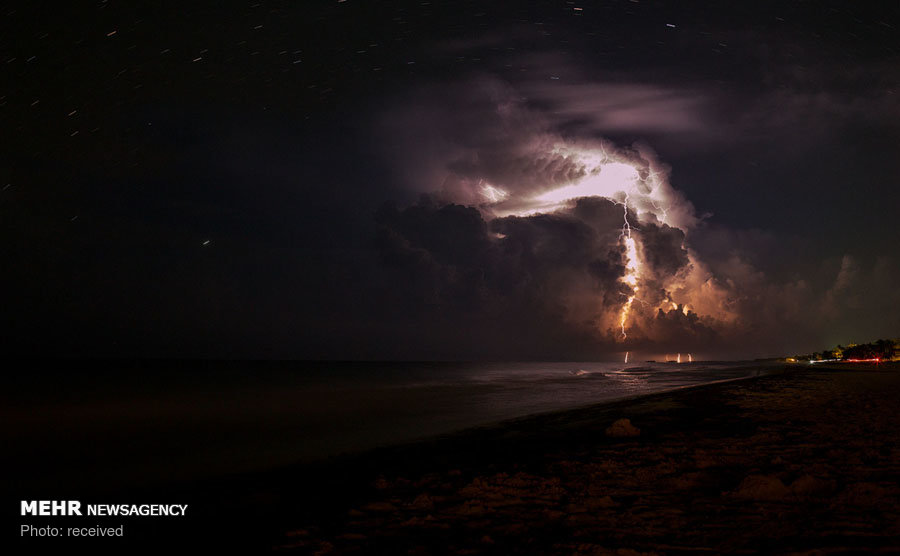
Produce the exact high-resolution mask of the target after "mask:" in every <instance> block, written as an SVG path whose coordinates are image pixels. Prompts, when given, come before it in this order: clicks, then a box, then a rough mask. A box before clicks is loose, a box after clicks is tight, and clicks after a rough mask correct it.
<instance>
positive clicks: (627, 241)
mask: <svg viewBox="0 0 900 556" xmlns="http://www.w3.org/2000/svg"><path fill="white" fill-rule="evenodd" d="M622 207H623V209H624V219H625V222H624V224H623V225H622V233H621V234H620V235H619V239H620V240H621V241H622V243H623V244H624V245H625V275H624V276H623V277H622V282H624V283H625V284H628V285H629V286H631V292H632V293H631V295H630V296H628V299H627V300H626V301H625V305H624V306H623V307H622V312H621V314H620V315H619V327H620V328H621V329H622V340H623V341H624V340H627V339H628V333H627V332H625V323H626V322H627V321H628V314H629V313H630V312H631V306H632V305H633V304H634V298H635V297H637V291H638V285H637V280H638V277H637V275H638V258H637V244H636V243H635V240H634V238H633V237H631V223H630V222H629V221H628V192H627V191H626V192H625V201H624V202H623V203H622Z"/></svg>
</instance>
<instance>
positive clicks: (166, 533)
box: [59, 363, 900, 556]
mask: <svg viewBox="0 0 900 556" xmlns="http://www.w3.org/2000/svg"><path fill="white" fill-rule="evenodd" d="M897 414H900V364H898V363H892V364H880V365H879V366H877V367H876V366H875V365H870V366H860V365H852V366H851V365H829V366H824V365H823V366H815V367H814V368H810V367H809V366H806V365H797V366H794V365H785V366H784V367H782V368H781V369H780V370H779V371H775V372H772V373H769V374H764V375H760V376H758V377H757V376H750V377H745V378H739V379H728V380H725V381H717V382H715V383H707V384H701V385H693V386H686V387H678V388H674V389H670V390H666V391H664V392H654V393H652V394H643V395H636V396H631V397H629V398H625V399H619V400H615V401H610V402H601V403H597V404H592V405H588V406H584V407H579V408H573V409H567V410H558V411H551V412H545V413H539V414H532V415H527V416H522V417H518V418H514V419H508V420H504V421H501V422H497V423H491V424H486V425H481V426H477V427H470V428H466V429H463V430H460V431H457V432H453V433H447V434H442V435H437V436H432V437H428V438H425V439H421V440H416V441H410V442H405V443H401V444H395V445H390V446H383V447H380V448H375V449H369V450H364V451H360V452H355V453H349V454H342V455H340V456H333V457H330V458H326V459H324V460H320V461H316V462H307V463H298V464H293V465H287V466H282V467H279V468H275V469H270V470H268V471H256V472H247V473H239V474H232V475H228V476H224V477H209V478H207V479H202V480H195V481H189V482H178V483H171V484H169V485H167V486H165V487H164V488H152V489H151V488H144V489H130V490H128V491H127V492H119V493H117V498H116V499H117V500H120V501H122V502H135V501H161V502H167V503H168V502H172V503H176V502H177V503H190V504H191V508H192V510H191V515H190V517H189V518H188V519H185V520H183V521H179V522H178V523H174V522H169V523H149V522H146V523H145V522H141V523H140V524H138V525H136V526H135V528H134V529H133V530H132V531H131V532H130V533H129V536H128V538H126V539H123V541H125V544H121V545H120V546H119V547H118V550H121V549H122V548H123V547H125V546H127V547H128V549H129V550H130V549H131V547H132V546H136V544H140V545H141V546H143V547H145V548H148V549H149V548H155V549H159V548H167V547H171V546H179V547H182V548H184V549H196V550H209V549H216V548H219V549H227V550H230V551H234V550H242V551H244V552H247V553H257V552H262V551H271V550H276V551H277V552H279V553H287V554H310V555H311V554H323V555H324V554H377V553H387V554H498V555H500V554H503V555H506V554H533V553H540V554H567V555H577V556H582V555H585V556H586V555H589V554H619V555H622V556H624V555H626V554H631V555H633V554H686V553H694V552H696V551H706V552H713V553H723V552H751V553H753V552H758V553H811V552H810V551H816V552H815V553H820V554H830V553H840V552H848V551H849V552H857V553H858V552H872V551H892V550H896V551H900V479H898V477H900V449H898V448H894V447H893V444H892V440H893V439H895V438H900V423H898V422H895V415H897ZM621 418H627V419H630V421H631V424H632V426H634V427H636V428H637V429H640V434H639V435H637V436H618V437H617V436H609V435H608V434H607V432H606V430H607V429H608V428H610V427H611V425H612V424H613V423H614V422H615V421H617V420H618V419H621ZM86 497H87V496H84V497H83V498H86ZM100 501H102V502H106V501H107V500H100ZM113 501H115V500H113ZM65 546H66V545H64V544H63V545H59V547H60V548H62V547H65ZM91 546H92V548H93V549H97V550H101V551H103V550H106V549H107V546H105V545H102V544H98V545H96V546H94V545H91Z"/></svg>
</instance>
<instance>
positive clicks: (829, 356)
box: [789, 338, 900, 361]
mask: <svg viewBox="0 0 900 556" xmlns="http://www.w3.org/2000/svg"><path fill="white" fill-rule="evenodd" d="M789 359H794V360H796V361H834V360H838V361H851V360H869V359H880V360H881V361H893V360H900V338H894V339H887V340H876V341H874V342H870V343H868V344H854V343H850V344H847V345H846V346H842V345H840V344H838V345H837V346H835V347H834V348H833V349H830V350H828V349H827V350H824V351H818V352H813V353H808V354H805V355H795V356H794V357H792V358H789Z"/></svg>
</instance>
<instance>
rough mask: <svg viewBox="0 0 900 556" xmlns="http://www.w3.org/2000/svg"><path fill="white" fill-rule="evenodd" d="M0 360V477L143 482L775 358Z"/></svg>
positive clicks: (659, 387)
mask: <svg viewBox="0 0 900 556" xmlns="http://www.w3.org/2000/svg"><path fill="white" fill-rule="evenodd" d="M13 367H14V365H9V366H7V374H6V377H5V378H3V381H4V388H3V392H2V398H3V404H2V409H0V411H2V423H3V424H2V442H3V444H4V446H5V447H6V449H5V450H3V453H2V455H0V462H2V466H3V468H4V469H6V470H7V473H5V474H4V477H5V478H4V481H7V484H6V485H4V486H5V487H7V488H14V489H15V490H21V489H22V488H28V487H29V485H32V486H34V487H36V488H37V487H40V488H41V489H48V492H54V493H58V490H55V491H54V490H53V489H60V488H68V487H70V486H72V485H85V484H88V483H89V482H90V481H97V482H100V483H102V484H103V485H105V486H108V487H110V488H112V487H113V486H115V485H128V486H131V485H152V484H155V483H167V482H174V481H182V480H193V479H196V478H203V477H213V476H220V475H225V474H229V473H238V472H246V471H256V470H264V469H269V468H275V467H279V466H284V465H288V464H291V463H296V462H307V461H314V460H319V459H323V458H327V457H329V456H335V455H339V454H343V453H350V452H357V451H362V450H366V449H370V448H375V447H378V446H384V445H390V444H396V443H401V442H406V441H411V440H415V439H420V438H426V437H430V436H435V435H440V434H443V433H450V432H453V431H458V430H461V429H465V428H467V427H473V426H478V425H484V424H490V423H496V422H499V421H503V420H507V419H513V418H517V417H522V416H526V415H531V414H536V413H542V412H550V411H557V410H565V409H572V408H577V407H582V406H587V405H592V404H597V403H602V402H608V401H613V400H618V399H622V398H626V397H631V396H637V395H644V394H650V393H654V392H660V391H664V390H669V389H674V388H682V387H689V386H694V385H699V384H705V383H711V382H717V381H723V380H733V379H739V378H743V377H747V376H752V375H756V374H765V373H766V372H768V371H770V370H772V369H774V368H778V367H779V365H778V364H777V363H776V362H775V361H768V362H766V361H763V362H695V363H682V364H674V363H653V362H647V363H634V364H623V363H610V362H603V363H583V362H577V363H576V362H555V363H546V362H527V363H443V362H441V363H411V362H402V363H386V362H380V363H351V362H343V363H333V362H237V361H234V362H219V361H202V362H198V361H79V362H77V363H74V362H65V361H52V362H49V365H47V364H45V365H43V366H42V367H43V368H41V369H38V368H37V367H36V366H34V365H32V366H27V365H24V366H22V368H20V369H17V370H18V371H19V372H12V373H11V372H10V371H13Z"/></svg>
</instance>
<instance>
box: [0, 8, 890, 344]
mask: <svg viewBox="0 0 900 556" xmlns="http://www.w3.org/2000/svg"><path fill="white" fill-rule="evenodd" d="M0 21H2V30H0V71H2V72H3V77H2V80H0V137H2V149H0V189H2V191H0V224H2V236H0V237H2V239H0V250H2V256H3V271H2V275H0V276H2V283H0V285H2V305H3V310H2V317H0V322H2V330H0V334H2V338H3V350H4V353H6V354H7V355H16V356H26V357H30V356H63V357H66V356H76V357H109V356H115V357H213V358H300V359H319V358H326V359H450V360H468V359H507V360H524V359H555V360H570V359H591V358H593V359H617V358H619V357H620V355H621V353H622V352H624V351H626V350H632V351H635V352H638V353H642V354H646V356H647V358H650V356H653V355H656V354H664V353H666V352H674V351H685V352H686V351H691V352H694V353H695V354H699V355H700V356H703V357H710V358H712V357H723V358H725V357H727V358H737V357H758V356H774V355H785V354H790V353H796V352H803V351H808V350H812V349H823V348H825V347H829V346H832V345H834V344H836V343H838V342H849V341H857V342H862V341H868V340H872V339H875V338H878V337H887V336H897V335H898V334H900V288H898V286H897V284H898V282H900V248H898V246H900V226H898V224H897V217H898V215H900V195H898V193H897V190H898V186H900V183H898V181H900V157H898V154H900V7H898V5H897V4H896V3H872V4H871V6H870V7H865V6H864V5H862V4H861V3H857V2H846V3H839V2H745V3H742V4H735V3H723V2H709V3H707V4H706V5H702V4H700V3H690V7H686V3H683V2H656V1H648V0H640V1H637V0H622V1H616V2H612V1H603V2H601V1H580V0H579V1H541V2H523V1H510V2H490V3H488V2H474V1H471V2H437V1H434V2H375V1H365V2H363V1H361V0H346V1H343V0H340V1H330V2H313V1H303V2H241V3H238V2H222V1H219V2H210V3H205V2H187V3H184V2H178V3H174V2H173V3H145V6H143V7H142V6H141V3H137V2H116V1H112V0H111V1H102V2H72V3H66V4H65V5H63V6H58V5H57V4H55V3H53V4H51V3H49V2H21V3H15V4H9V3H7V4H5V5H4V6H3V7H2V10H0ZM573 153H574V154H573ZM598 153H604V154H603V156H609V157H611V158H610V160H613V159H614V160H617V161H620V162H621V163H622V164H624V165H626V166H629V167H633V168H635V172H636V173H637V174H638V175H640V179H645V178H647V176H648V175H652V176H656V177H657V178H659V179H660V180H662V182H665V183H664V186H663V188H662V189H660V191H661V192H662V193H660V195H662V197H661V198H662V199H663V200H664V202H665V206H666V207H668V209H667V210H668V211H669V212H668V213H667V216H666V217H665V218H662V217H659V212H658V211H657V210H656V209H647V210H648V211H649V212H645V213H641V212H640V209H639V208H635V207H634V206H629V207H627V208H626V206H624V205H623V204H622V203H623V202H625V203H626V204H627V202H629V201H625V200H624V197H621V196H620V197H615V198H604V197H597V196H594V197H591V196H588V197H585V198H578V199H575V198H567V199H565V203H563V205H560V206H557V207H554V208H553V209H552V210H549V209H548V210H544V209H540V210H538V209H535V208H534V207H535V204H534V203H535V202H536V201H535V199H537V198H539V197H540V196H541V195H545V194H547V193H548V192H550V191H554V190H556V189H558V188H561V187H564V186H566V185H571V184H573V183H575V184H577V183H580V180H583V179H585V176H587V175H593V174H590V168H588V167H587V166H586V163H585V160H587V159H588V158H590V157H591V156H600V155H599V154H598ZM598 171H599V175H603V176H610V175H612V173H611V171H608V170H598ZM604 171H606V173H605V174H604V173H603V172H604ZM623 171H624V170H623ZM626 173H627V172H626ZM654 179H656V178H654ZM487 187H490V188H491V189H486V188H487ZM491 191H494V192H497V195H499V197H498V196H494V197H491V195H494V194H493V193H490V192H491ZM486 192H487V193H486ZM632 202H633V201H632ZM648 202H649V201H648ZM623 208H624V209H626V210H632V211H633V212H625V211H624V210H623ZM657 208H658V207H657ZM664 208H665V207H664ZM654 214H655V216H654ZM673 215H674V216H673ZM629 216H630V218H629V220H630V223H631V224H633V225H634V228H635V230H634V233H635V237H636V238H637V242H638V249H639V253H640V257H641V262H642V266H641V269H640V271H639V272H640V273H641V274H640V281H639V284H640V289H639V290H634V287H633V286H634V284H628V283H627V281H626V278H627V276H626V274H627V272H628V260H629V259H628V252H627V249H626V247H625V246H624V244H623V238H622V229H621V228H622V222H623V217H626V218H628V217H629ZM657 217H659V218H657ZM630 296H634V297H635V299H636V301H634V304H633V310H632V313H631V314H629V316H628V319H627V325H626V329H627V338H626V337H624V336H625V335H623V334H620V330H619V328H620V327H619V326H618V318H619V315H620V314H621V311H622V309H623V307H624V304H625V303H626V300H627V299H628V298H629V297H630ZM670 305H671V307H670Z"/></svg>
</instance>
